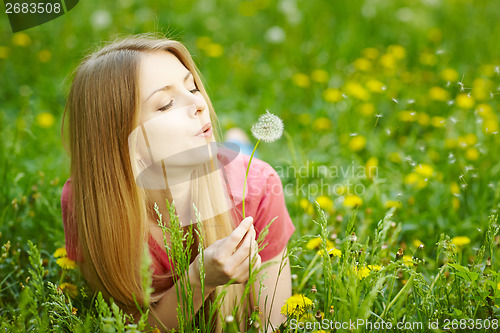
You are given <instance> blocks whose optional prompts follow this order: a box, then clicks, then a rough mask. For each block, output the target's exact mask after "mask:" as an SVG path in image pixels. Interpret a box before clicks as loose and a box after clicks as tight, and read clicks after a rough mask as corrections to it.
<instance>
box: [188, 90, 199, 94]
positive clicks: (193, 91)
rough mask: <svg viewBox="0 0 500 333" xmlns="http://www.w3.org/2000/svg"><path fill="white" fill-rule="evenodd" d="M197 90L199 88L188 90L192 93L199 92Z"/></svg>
mask: <svg viewBox="0 0 500 333" xmlns="http://www.w3.org/2000/svg"><path fill="white" fill-rule="evenodd" d="M199 91H200V89H193V90H190V92H191V93H192V94H194V93H196V92H199Z"/></svg>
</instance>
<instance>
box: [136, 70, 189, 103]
mask: <svg viewBox="0 0 500 333" xmlns="http://www.w3.org/2000/svg"><path fill="white" fill-rule="evenodd" d="M191 75H193V74H192V73H191V72H187V74H186V76H185V77H184V82H186V81H187V79H189V77H190V76H191ZM170 88H172V86H165V87H163V88H160V89H157V90H155V91H153V93H152V94H151V95H149V97H148V98H146V99H145V100H144V102H143V103H146V102H147V100H148V99H150V98H151V96H153V95H154V94H156V93H157V92H159V91H167V90H169V89H170Z"/></svg>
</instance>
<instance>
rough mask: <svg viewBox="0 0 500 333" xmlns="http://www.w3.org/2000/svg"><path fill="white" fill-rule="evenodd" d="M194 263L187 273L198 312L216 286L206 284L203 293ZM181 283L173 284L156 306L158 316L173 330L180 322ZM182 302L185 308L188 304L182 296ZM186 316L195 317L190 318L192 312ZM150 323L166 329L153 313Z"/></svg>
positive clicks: (188, 319)
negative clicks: (178, 293) (179, 294)
mask: <svg viewBox="0 0 500 333" xmlns="http://www.w3.org/2000/svg"><path fill="white" fill-rule="evenodd" d="M193 264H194V263H192V264H191V265H190V266H189V270H188V272H187V274H188V276H189V282H190V285H191V289H192V290H193V303H192V304H193V310H194V313H197V312H198V310H199V309H200V308H201V306H202V305H203V303H204V302H205V300H206V299H207V297H208V295H210V293H211V292H212V291H214V290H215V288H211V287H207V286H205V287H204V289H205V290H204V293H203V294H202V293H201V284H200V277H199V276H198V275H197V273H196V270H195V269H194V267H193ZM180 283H182V282H181V281H177V283H176V284H175V285H174V286H172V287H171V288H170V289H169V290H168V291H167V292H166V293H165V295H164V296H163V297H162V298H161V299H160V300H159V301H158V302H157V303H156V305H155V306H154V310H155V313H156V316H157V317H158V319H159V320H160V321H161V323H162V324H163V325H164V326H165V327H166V329H168V330H172V329H174V328H175V329H177V328H178V326H179V323H178V321H177V307H178V301H177V290H176V289H177V288H180V290H182V287H181V286H179V284H180ZM180 302H181V308H184V307H185V306H186V305H187V304H185V300H183V299H182V296H181V300H180ZM186 316H187V318H186V321H191V320H193V318H190V314H187V315H186ZM149 324H150V325H151V326H152V327H154V326H157V327H158V328H159V329H160V330H162V331H164V330H165V329H164V328H163V327H162V325H161V324H159V323H158V322H157V320H156V319H155V318H154V317H153V316H152V315H150V316H149Z"/></svg>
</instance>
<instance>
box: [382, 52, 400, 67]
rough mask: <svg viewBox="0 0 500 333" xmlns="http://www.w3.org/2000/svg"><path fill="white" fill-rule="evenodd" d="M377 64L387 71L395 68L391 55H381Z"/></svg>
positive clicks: (394, 61)
mask: <svg viewBox="0 0 500 333" xmlns="http://www.w3.org/2000/svg"><path fill="white" fill-rule="evenodd" d="M379 63H380V64H381V65H382V66H383V67H385V68H386V69H389V70H392V69H395V68H396V59H395V58H394V56H393V55H391V54H383V55H382V56H381V57H380V59H379Z"/></svg>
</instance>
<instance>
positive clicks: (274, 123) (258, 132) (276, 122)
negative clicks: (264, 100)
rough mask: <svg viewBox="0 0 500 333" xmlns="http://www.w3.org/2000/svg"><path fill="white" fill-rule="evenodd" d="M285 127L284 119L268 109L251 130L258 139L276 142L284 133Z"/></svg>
mask: <svg viewBox="0 0 500 333" xmlns="http://www.w3.org/2000/svg"><path fill="white" fill-rule="evenodd" d="M283 128H284V125H283V120H281V118H280V117H278V116H276V115H274V114H272V113H270V112H269V111H268V110H266V113H265V114H263V115H262V116H260V117H259V121H258V122H257V123H256V124H255V125H253V126H252V129H251V131H252V135H253V136H254V137H255V138H256V139H257V140H262V141H264V142H274V141H276V140H278V139H279V138H281V136H282V135H283Z"/></svg>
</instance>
